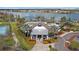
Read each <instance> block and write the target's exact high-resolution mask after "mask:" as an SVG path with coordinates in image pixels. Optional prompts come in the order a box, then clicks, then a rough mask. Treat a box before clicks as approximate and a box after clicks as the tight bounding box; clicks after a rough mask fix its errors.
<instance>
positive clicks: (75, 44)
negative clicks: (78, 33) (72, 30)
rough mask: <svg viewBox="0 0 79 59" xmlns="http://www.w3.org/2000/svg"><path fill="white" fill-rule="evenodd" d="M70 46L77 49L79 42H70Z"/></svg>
mask: <svg viewBox="0 0 79 59" xmlns="http://www.w3.org/2000/svg"><path fill="white" fill-rule="evenodd" d="M70 46H71V47H72V48H79V42H77V41H72V42H71V45H70Z"/></svg>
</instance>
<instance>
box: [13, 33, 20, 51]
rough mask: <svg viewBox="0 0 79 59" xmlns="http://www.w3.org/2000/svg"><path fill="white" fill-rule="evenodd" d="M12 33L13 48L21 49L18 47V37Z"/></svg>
mask: <svg viewBox="0 0 79 59" xmlns="http://www.w3.org/2000/svg"><path fill="white" fill-rule="evenodd" d="M12 35H13V39H14V41H15V45H14V48H15V50H21V48H19V46H20V43H19V41H18V39H17V37H16V35H15V33H14V32H13V33H12Z"/></svg>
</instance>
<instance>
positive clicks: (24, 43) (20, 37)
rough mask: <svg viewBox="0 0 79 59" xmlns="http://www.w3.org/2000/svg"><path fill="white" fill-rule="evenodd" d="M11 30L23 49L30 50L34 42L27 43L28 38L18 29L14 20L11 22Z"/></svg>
mask: <svg viewBox="0 0 79 59" xmlns="http://www.w3.org/2000/svg"><path fill="white" fill-rule="evenodd" d="M11 27H12V31H13V32H14V33H15V34H16V37H17V38H18V40H19V42H20V46H21V48H22V49H24V50H30V49H32V47H33V46H34V44H29V41H28V40H29V39H28V38H26V36H25V35H24V34H23V33H22V32H21V31H20V30H19V28H18V27H17V24H16V22H12V23H11Z"/></svg>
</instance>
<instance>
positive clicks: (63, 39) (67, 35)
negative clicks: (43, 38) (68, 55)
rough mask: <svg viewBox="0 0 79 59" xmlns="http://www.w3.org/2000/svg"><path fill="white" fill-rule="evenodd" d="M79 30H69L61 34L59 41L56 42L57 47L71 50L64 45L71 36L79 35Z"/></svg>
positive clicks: (62, 49)
mask: <svg viewBox="0 0 79 59" xmlns="http://www.w3.org/2000/svg"><path fill="white" fill-rule="evenodd" d="M78 34H79V32H67V33H65V34H63V35H61V36H60V37H59V38H58V40H59V42H57V43H56V44H55V48H56V49H57V50H58V51H69V49H67V48H66V47H65V46H64V43H65V42H66V41H67V40H69V39H70V38H71V37H73V36H74V35H78Z"/></svg>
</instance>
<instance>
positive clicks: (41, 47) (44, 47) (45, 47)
mask: <svg viewBox="0 0 79 59" xmlns="http://www.w3.org/2000/svg"><path fill="white" fill-rule="evenodd" d="M49 45H52V47H54V43H52V44H43V43H42V42H40V41H39V40H37V42H36V45H35V46H34V47H33V48H32V51H49V47H48V46H49Z"/></svg>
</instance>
